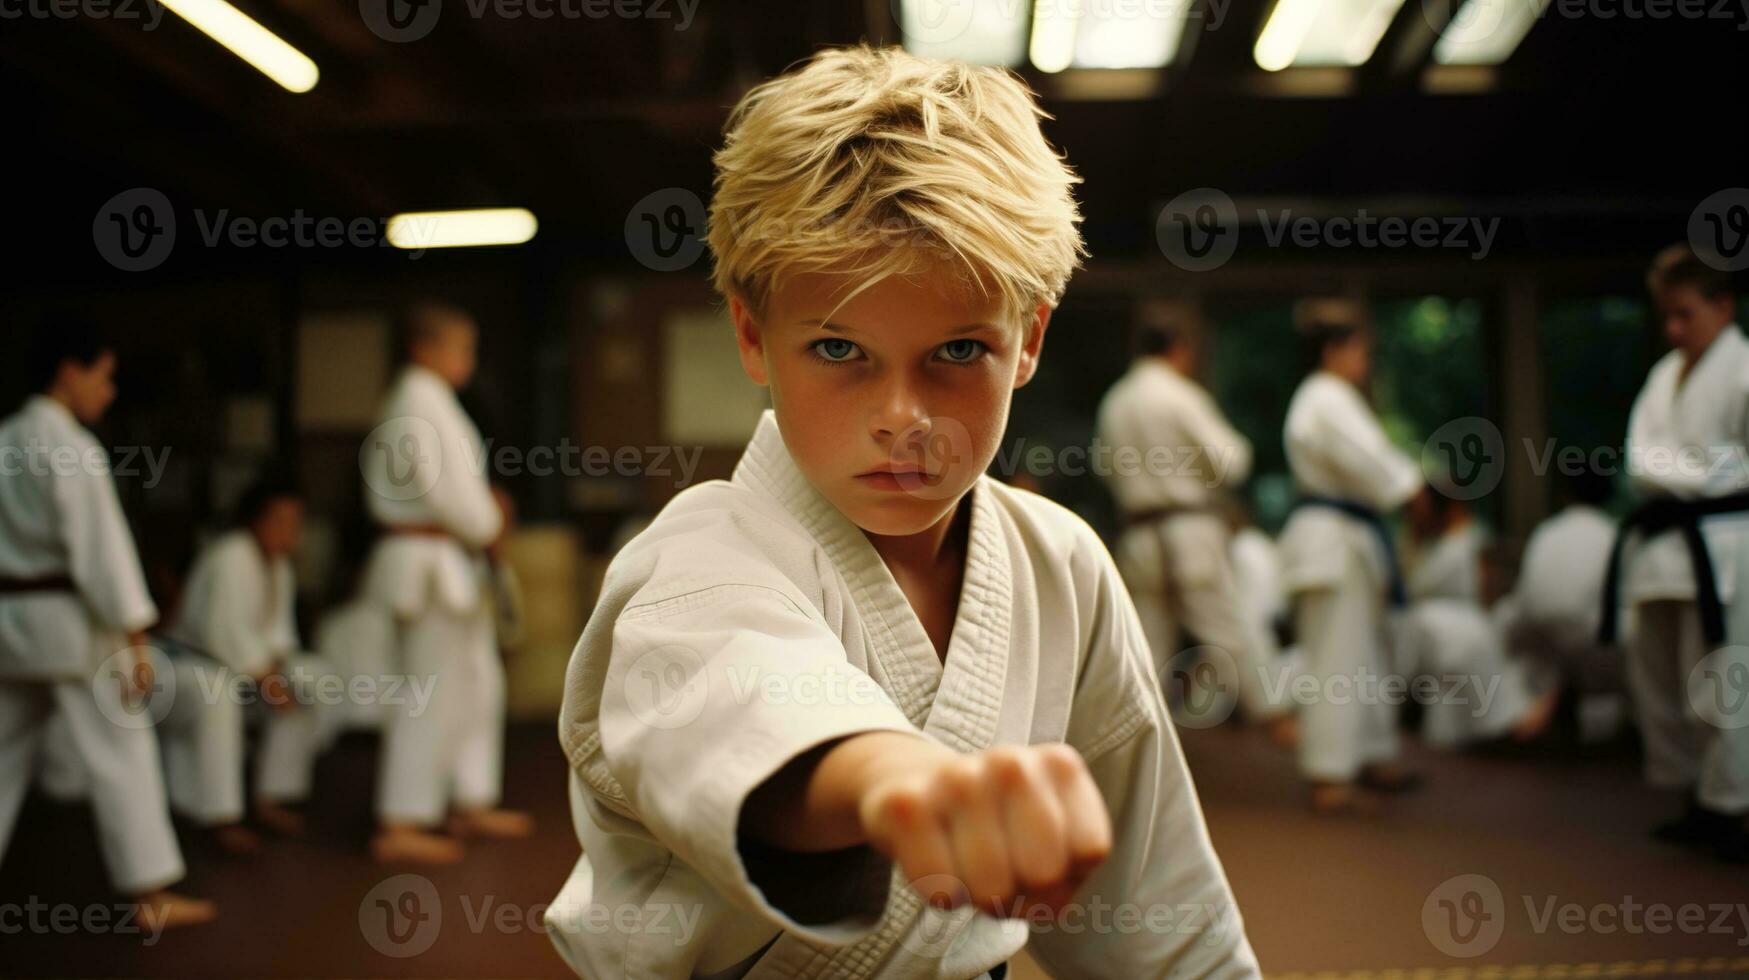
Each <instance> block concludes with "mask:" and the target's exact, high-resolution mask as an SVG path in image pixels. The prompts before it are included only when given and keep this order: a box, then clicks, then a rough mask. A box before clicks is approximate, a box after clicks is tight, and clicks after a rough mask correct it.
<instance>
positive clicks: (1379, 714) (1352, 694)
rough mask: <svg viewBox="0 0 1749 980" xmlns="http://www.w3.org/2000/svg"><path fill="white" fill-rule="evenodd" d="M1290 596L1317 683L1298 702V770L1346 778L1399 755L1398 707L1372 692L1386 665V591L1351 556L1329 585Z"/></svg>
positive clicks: (1320, 778)
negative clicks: (1306, 698) (1313, 690)
mask: <svg viewBox="0 0 1749 980" xmlns="http://www.w3.org/2000/svg"><path fill="white" fill-rule="evenodd" d="M1294 598H1295V602H1294V623H1295V626H1296V632H1297V633H1298V635H1299V641H1300V647H1301V648H1302V649H1303V650H1304V651H1305V654H1306V663H1305V670H1306V674H1307V675H1308V676H1310V677H1312V678H1314V679H1316V680H1317V682H1318V685H1317V691H1316V694H1315V696H1314V697H1312V698H1311V699H1310V700H1309V701H1308V702H1307V703H1305V704H1303V705H1301V706H1300V750H1299V755H1300V772H1301V774H1302V775H1304V776H1305V778H1307V779H1309V780H1313V781H1316V782H1329V783H1346V782H1352V781H1353V780H1354V778H1355V777H1356V776H1357V775H1359V773H1360V770H1361V769H1362V768H1363V767H1365V766H1367V765H1371V764H1374V763H1380V762H1385V761H1388V760H1390V759H1393V758H1395V757H1396V755H1397V706H1396V705H1395V704H1394V703H1392V702H1391V701H1390V700H1389V699H1387V698H1382V697H1379V696H1378V693H1379V685H1380V682H1381V680H1382V678H1383V677H1384V676H1386V675H1387V674H1388V673H1390V672H1391V664H1390V654H1389V649H1388V646H1387V643H1386V636H1385V633H1386V627H1385V606H1384V595H1383V594H1382V589H1381V588H1380V586H1379V583H1378V582H1376V581H1374V580H1373V578H1372V577H1371V576H1370V575H1368V574H1367V572H1366V569H1365V568H1364V567H1363V566H1362V565H1361V562H1360V560H1359V559H1358V558H1357V557H1355V556H1352V555H1351V556H1349V559H1348V561H1346V562H1345V563H1344V568H1343V573H1342V577H1341V578H1340V579H1339V580H1338V581H1337V582H1336V583H1334V585H1333V587H1325V588H1314V589H1307V590H1305V591H1303V592H1300V593H1298V594H1297V595H1296V596H1295V597H1294Z"/></svg>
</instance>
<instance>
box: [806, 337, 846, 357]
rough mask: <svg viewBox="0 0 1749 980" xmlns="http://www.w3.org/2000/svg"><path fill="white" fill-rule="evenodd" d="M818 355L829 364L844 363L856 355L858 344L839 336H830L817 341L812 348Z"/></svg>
mask: <svg viewBox="0 0 1749 980" xmlns="http://www.w3.org/2000/svg"><path fill="white" fill-rule="evenodd" d="M810 349H811V350H812V351H813V352H814V355H815V356H816V357H818V358H819V359H820V360H822V361H825V362H826V363H827V364H844V363H846V362H848V361H851V360H853V359H854V358H855V357H856V354H857V349H856V345H855V344H853V343H851V342H850V341H848V340H844V339H842V338H839V337H828V338H826V339H825V340H820V341H815V342H814V344H813V345H812V347H811V348H810Z"/></svg>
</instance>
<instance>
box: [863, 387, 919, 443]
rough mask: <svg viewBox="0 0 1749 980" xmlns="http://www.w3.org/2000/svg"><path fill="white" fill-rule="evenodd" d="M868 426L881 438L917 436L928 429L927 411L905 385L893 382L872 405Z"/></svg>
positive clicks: (894, 438)
mask: <svg viewBox="0 0 1749 980" xmlns="http://www.w3.org/2000/svg"><path fill="white" fill-rule="evenodd" d="M869 429H870V431H871V432H872V433H873V435H874V437H875V438H876V439H877V440H879V441H881V442H890V441H893V440H898V439H914V438H918V437H921V436H923V435H926V434H927V433H928V432H929V412H928V410H927V409H925V408H924V407H923V401H922V399H920V398H918V397H917V396H916V394H915V393H914V392H913V391H912V390H911V388H910V386H909V385H907V384H905V383H904V382H897V383H895V384H892V385H890V386H889V387H888V388H887V390H886V392H885V393H884V396H883V397H882V398H881V401H880V403H879V404H878V405H876V406H875V410H874V412H873V414H872V415H871V416H870V417H869Z"/></svg>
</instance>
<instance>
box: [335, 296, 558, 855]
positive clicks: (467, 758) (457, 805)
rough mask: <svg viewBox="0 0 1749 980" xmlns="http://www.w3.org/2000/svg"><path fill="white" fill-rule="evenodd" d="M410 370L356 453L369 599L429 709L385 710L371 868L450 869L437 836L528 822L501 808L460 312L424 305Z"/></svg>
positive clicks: (474, 443) (451, 842)
mask: <svg viewBox="0 0 1749 980" xmlns="http://www.w3.org/2000/svg"><path fill="white" fill-rule="evenodd" d="M400 333H401V335H402V337H403V339H404V342H405V343H406V353H407V357H408V364H407V366H406V367H405V368H404V369H403V370H402V372H401V374H400V376H399V377H398V378H397V379H396V380H395V383H394V386H393V387H392V388H391V389H390V391H389V394H388V397H387V399H386V400H385V401H384V403H383V407H382V410H381V414H380V416H379V418H380V420H381V424H380V425H379V426H378V427H377V428H376V430H374V431H373V432H372V433H371V436H370V439H371V442H369V443H367V445H366V446H365V447H364V450H363V454H362V455H361V464H362V466H363V469H364V481H365V488H366V489H365V500H366V503H367V505H368V506H369V509H370V513H371V516H372V517H373V518H375V519H376V521H377V523H378V525H379V526H380V527H381V529H382V537H381V538H380V539H379V540H378V542H377V545H376V547H375V549H374V550H373V552H372V554H371V557H370V562H369V565H368V566H367V568H366V570H365V592H366V593H367V594H368V595H370V596H371V597H372V598H373V599H374V600H375V601H377V602H379V603H381V604H382V605H383V606H385V607H386V608H388V609H390V610H391V611H393V613H394V614H395V617H396V620H397V622H398V625H399V633H400V643H399V645H400V650H401V667H402V669H403V670H405V671H406V673H407V675H408V676H409V677H410V679H411V681H412V683H413V684H419V685H429V687H430V691H431V696H430V701H429V703H427V704H423V705H421V704H418V703H416V702H415V701H414V699H412V698H405V697H404V698H401V699H399V700H400V702H401V703H399V704H391V705H389V711H390V716H389V722H388V726H387V729H386V731H385V734H384V740H383V752H382V764H381V771H380V774H379V778H378V785H377V816H378V822H379V825H380V830H379V833H378V834H377V836H376V838H375V840H374V841H373V842H372V849H373V852H374V853H375V855H376V857H377V859H378V860H379V861H385V862H387V861H414V862H420V863H450V862H454V861H457V860H460V859H461V844H460V843H459V842H458V841H457V840H456V839H455V838H453V837H450V836H445V835H444V834H442V833H439V832H438V831H440V830H441V829H442V828H443V826H444V823H445V819H446V817H448V816H453V818H454V819H453V820H451V821H450V826H451V827H452V828H453V829H455V830H457V831H458V832H459V833H461V834H464V835H466V834H477V835H480V836H488V837H524V836H527V835H528V834H529V833H531V832H532V823H531V821H530V820H529V818H528V816H527V815H526V814H523V813H520V812H517V811H512V810H503V809H499V808H498V802H499V797H500V792H501V790H502V782H503V764H504V759H503V755H504V747H503V742H504V665H503V663H502V662H501V660H500V659H499V652H498V647H497V643H496V640H495V637H494V628H495V627H494V623H493V615H492V604H491V601H490V593H491V582H490V578H491V575H492V567H491V565H492V561H493V560H495V554H494V553H495V550H496V547H497V544H498V542H499V539H500V537H501V534H502V531H503V527H504V515H503V514H502V513H501V512H500V509H499V505H498V503H497V502H496V501H495V500H494V498H493V496H492V489H491V486H490V484H489V482H488V480H487V474H486V470H485V456H484V448H483V444H482V442H481V439H480V433H479V430H478V429H476V428H475V427H474V423H473V420H472V419H470V418H469V417H468V415H467V412H466V411H465V410H464V409H463V408H462V406H461V403H460V401H458V400H457V398H456V392H457V391H458V390H459V389H461V388H463V387H466V385H467V384H468V382H469V380H470V379H472V377H473V374H474V367H475V348H476V344H477V338H478V331H477V329H476V327H475V326H474V321H473V319H472V318H471V317H469V316H468V314H467V313H465V312H463V311H462V310H459V309H456V308H454V307H451V306H446V305H441V304H431V303H424V304H419V305H416V306H414V307H412V308H411V309H410V310H409V311H408V312H407V314H406V315H405V317H404V318H403V322H402V324H401V330H400Z"/></svg>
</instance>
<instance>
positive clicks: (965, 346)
mask: <svg viewBox="0 0 1749 980" xmlns="http://www.w3.org/2000/svg"><path fill="white" fill-rule="evenodd" d="M986 350H988V348H986V347H985V346H984V343H983V341H980V340H950V341H948V342H947V343H945V344H942V345H941V353H942V359H943V360H945V361H947V362H948V363H949V364H970V363H972V362H974V361H976V360H977V359H978V358H979V357H981V356H983V354H984V352H985V351H986Z"/></svg>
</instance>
